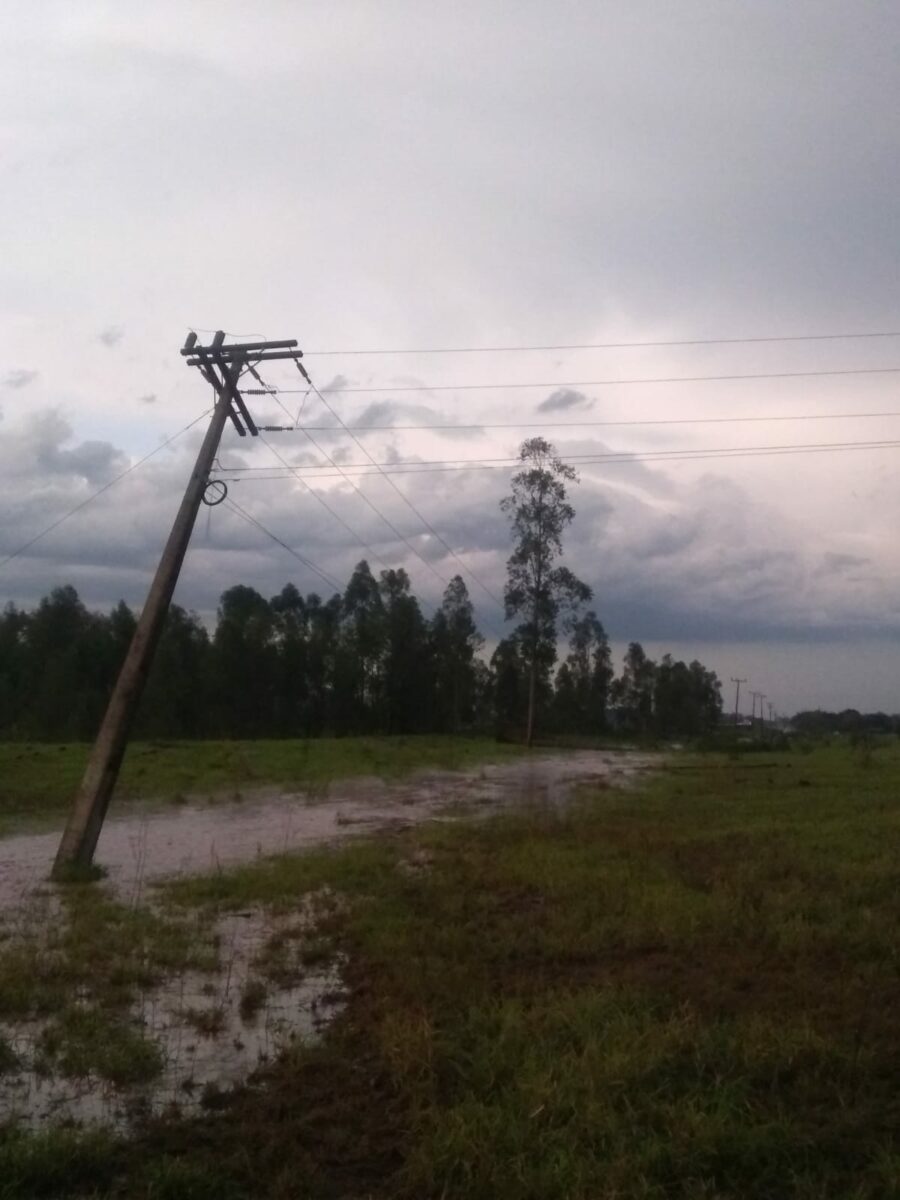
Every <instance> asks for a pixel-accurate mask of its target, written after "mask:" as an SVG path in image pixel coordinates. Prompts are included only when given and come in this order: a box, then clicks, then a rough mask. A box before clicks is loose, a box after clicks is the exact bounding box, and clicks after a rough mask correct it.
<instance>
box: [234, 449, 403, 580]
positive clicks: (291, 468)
mask: <svg viewBox="0 0 900 1200" xmlns="http://www.w3.org/2000/svg"><path fill="white" fill-rule="evenodd" d="M259 440H260V441H261V442H262V443H263V445H264V446H267V447H268V448H269V450H270V451H271V452H272V454H273V455H274V456H275V458H277V459H278V461H279V462H280V463H281V465H282V466H283V467H285V468H286V469H287V470H288V471H290V473H291V475H293V477H294V478H295V479H296V480H298V482H300V483H302V484H303V486H304V487H305V488H306V490H307V491H308V492H309V494H310V495H311V496H312V497H313V499H314V500H318V502H319V504H321V506H322V507H323V508H324V509H325V511H326V512H329V513H331V515H332V516H333V517H334V519H335V520H336V521H338V522H339V523H340V524H341V525H343V527H344V528H345V529H346V530H347V532H348V533H349V534H350V535H351V536H352V537H353V538H355V539H356V541H357V542H359V544H360V545H361V546H362V548H363V549H364V550H366V551H368V553H369V554H370V555H371V556H372V558H374V559H375V560H376V561H377V562H379V563H380V564H381V565H382V567H384V568H385V569H387V565H388V564H387V563H386V562H385V560H384V559H383V558H382V557H381V555H380V554H379V553H378V551H377V550H375V549H374V547H373V546H371V545H370V544H369V543H368V542H367V541H366V540H365V538H364V537H362V535H361V534H359V533H357V532H356V530H355V529H354V528H353V526H352V525H348V524H347V522H346V521H345V520H344V518H343V517H342V516H341V515H340V513H338V512H335V510H334V509H333V508H332V507H331V505H330V504H329V503H328V501H327V500H325V499H324V497H322V496H320V495H319V493H318V492H317V491H316V490H315V488H313V487H311V486H310V484H309V483H308V482H307V480H305V479H304V478H303V476H302V475H300V474H299V468H298V467H297V466H296V464H294V463H289V462H288V461H287V459H286V458H284V457H282V455H281V454H279V453H278V451H277V450H276V449H275V447H274V446H273V445H272V443H271V442H270V441H268V440H267V439H266V438H264V437H263V436H262V434H260V435H259ZM222 469H223V470H224V468H222ZM251 469H254V470H255V469H256V468H249V467H248V468H247V470H251ZM259 469H260V470H271V468H265V467H261V468H259ZM281 478H285V477H284V476H282V477H281Z"/></svg>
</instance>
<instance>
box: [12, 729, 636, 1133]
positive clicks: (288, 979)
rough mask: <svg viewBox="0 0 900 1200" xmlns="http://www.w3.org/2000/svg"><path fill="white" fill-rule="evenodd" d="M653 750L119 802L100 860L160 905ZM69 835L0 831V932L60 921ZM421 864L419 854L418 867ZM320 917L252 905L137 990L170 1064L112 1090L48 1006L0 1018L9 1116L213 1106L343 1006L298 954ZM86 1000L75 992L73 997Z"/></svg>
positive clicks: (559, 796) (627, 770)
mask: <svg viewBox="0 0 900 1200" xmlns="http://www.w3.org/2000/svg"><path fill="white" fill-rule="evenodd" d="M656 762H657V760H656V759H655V758H654V757H653V756H650V755H646V754H637V753H634V752H623V751H616V752H602V751H575V752H567V753H557V754H536V755H532V756H527V757H522V758H521V759H517V760H512V761H509V762H505V763H502V764H491V765H486V766H484V767H481V768H476V769H473V770H470V771H466V772H449V771H444V772H428V773H421V774H419V775H416V776H413V777H411V778H409V779H408V780H405V781H403V782H391V783H386V782H384V781H383V780H380V779H375V778H355V779H349V780H342V781H337V782H334V783H332V784H330V785H329V786H327V787H325V788H322V789H319V790H318V791H315V792H312V791H308V792H287V791H283V790H279V789H272V788H270V789H265V790H257V791H254V792H253V793H247V794H245V795H241V796H237V795H232V796H230V797H218V798H215V797H207V798H205V799H203V798H200V797H196V798H193V799H191V798H189V799H188V800H187V801H186V802H183V803H179V804H177V805H176V804H173V803H169V804H155V805H154V804H144V805H143V806H140V807H136V806H134V805H131V806H123V808H122V809H121V810H120V811H119V813H118V814H115V815H114V816H113V817H112V818H111V819H110V820H108V821H107V823H106V825H105V827H104V830H103V834H102V836H101V838H100V843H99V846H98V853H97V861H98V862H99V863H101V864H102V865H103V867H104V868H105V869H106V870H107V872H108V877H107V880H106V882H105V885H104V886H106V887H108V888H109V889H110V890H111V891H112V893H113V894H114V895H116V896H117V897H118V898H119V899H120V900H126V901H128V902H129V903H131V904H137V903H140V902H143V903H148V904H152V903H153V896H152V892H151V893H150V894H147V895H145V889H146V888H147V886H148V885H150V884H153V883H156V882H159V881H161V880H164V879H170V878H173V877H176V876H179V875H197V874H200V873H204V872H207V871H210V870H216V869H218V868H220V867H227V866H231V865H235V864H238V863H241V862H246V861H249V860H252V859H254V858H256V857H258V856H262V855H270V854H277V853H284V852H287V851H291V850H296V849H299V848H302V847H304V846H312V845H316V844H322V843H330V842H336V841H339V840H341V839H345V838H348V837H353V836H360V835H364V834H371V833H377V832H379V831H384V830H387V829H391V828H402V827H406V826H410V825H414V824H416V823H419V822H423V821H426V820H434V819H438V820H441V819H443V820H452V819H454V818H456V817H459V816H468V817H471V816H478V815H489V814H490V813H493V812H497V811H500V810H503V809H510V808H518V807H523V806H529V805H553V806H556V805H561V804H564V803H565V802H566V801H567V799H568V798H569V797H570V796H571V795H572V793H573V791H574V789H575V787H576V786H577V785H579V784H585V783H594V784H600V785H602V786H616V785H622V784H624V783H626V782H627V781H629V780H630V779H632V778H634V777H635V776H636V775H639V774H641V773H644V772H645V771H647V770H649V769H650V768H651V767H652V766H654V765H656ZM58 840H59V832H58V831H54V832H51V833H40V834H26V835H16V836H13V837H8V838H5V839H0V933H2V935H3V936H4V937H7V938H8V937H13V938H15V937H26V938H34V937H40V930H41V928H42V927H47V926H48V925H49V923H50V922H53V921H58V920H60V919H63V916H62V905H61V904H60V901H59V898H58V895H57V889H56V888H55V887H53V886H52V885H50V884H48V883H47V876H48V873H49V869H50V865H51V863H52V861H53V855H54V854H55V851H56V847H57V844H58ZM408 866H409V869H416V867H417V864H415V863H412V864H408ZM315 923H316V922H315V914H314V913H313V912H307V911H303V910H300V911H295V912H293V913H291V914H289V915H284V914H275V913H271V912H266V911H264V910H262V909H251V910H249V911H246V912H240V913H228V914H224V915H222V916H220V917H219V918H218V921H217V923H216V927H215V930H214V934H215V936H216V938H217V941H218V945H219V955H218V958H219V963H218V968H217V969H216V970H212V971H205V972H204V971H187V972H183V973H181V974H177V975H174V976H170V977H168V978H165V979H162V980H160V981H158V982H157V983H155V984H154V985H153V986H152V987H150V988H148V989H146V990H145V991H143V992H142V993H141V994H140V995H139V996H138V997H137V999H136V1001H135V1003H134V1004H133V1005H132V1007H131V1009H130V1011H129V1014H128V1020H129V1022H130V1024H131V1026H132V1028H133V1029H134V1031H135V1032H136V1033H137V1034H139V1036H140V1037H142V1038H144V1039H146V1040H148V1041H150V1042H152V1043H153V1044H154V1045H155V1047H156V1048H157V1050H158V1051H159V1055H160V1059H161V1062H162V1069H161V1072H160V1073H159V1074H158V1075H157V1076H156V1077H155V1078H154V1079H152V1080H151V1081H148V1082H145V1083H143V1084H127V1085H120V1086H116V1085H114V1084H112V1083H110V1082H109V1081H108V1080H104V1079H101V1078H99V1077H98V1076H96V1075H93V1074H88V1075H83V1076H80V1077H73V1076H72V1075H71V1074H67V1073H66V1072H65V1070H63V1069H61V1067H60V1064H59V1063H56V1062H54V1061H53V1059H52V1057H48V1055H47V1053H46V1037H45V1035H46V1033H47V1030H48V1027H49V1026H50V1023H51V1021H50V1018H47V1019H44V1020H30V1021H24V1022H23V1021H18V1022H15V1023H12V1022H3V1021H0V1044H4V1043H5V1045H6V1047H7V1048H8V1051H11V1052H12V1055H13V1057H14V1060H15V1065H14V1066H12V1067H9V1066H7V1069H5V1070H4V1069H2V1065H0V1124H2V1123H4V1122H7V1121H10V1120H13V1121H16V1122H21V1123H24V1124H26V1125H29V1126H32V1127H40V1126H43V1125H45V1124H47V1123H58V1122H60V1121H64V1122H70V1121H76V1122H100V1123H102V1124H104V1125H111V1126H114V1127H119V1128H124V1127H127V1126H129V1125H130V1124H132V1123H133V1122H134V1121H136V1120H140V1119H143V1118H144V1117H146V1116H147V1115H149V1114H158V1113H163V1112H170V1111H173V1110H177V1111H179V1112H190V1111H194V1110H196V1109H197V1108H199V1107H215V1104H216V1098H217V1096H219V1095H220V1094H221V1093H222V1092H223V1091H225V1090H227V1089H229V1088H231V1087H233V1086H234V1085H235V1084H238V1083H240V1082H241V1081H243V1080H245V1079H246V1078H247V1077H248V1076H250V1075H251V1074H252V1073H253V1072H254V1071H256V1070H258V1069H259V1068H260V1067H261V1066H264V1065H265V1064H266V1063H267V1062H270V1061H272V1060H274V1059H275V1058H276V1057H277V1056H278V1055H279V1054H281V1053H282V1052H283V1051H284V1050H285V1049H288V1048H289V1047H290V1045H291V1044H292V1043H293V1042H295V1041H296V1040H298V1039H299V1040H301V1041H304V1042H309V1041H310V1040H315V1039H316V1038H317V1037H318V1035H319V1031H320V1030H321V1028H322V1027H323V1026H324V1024H326V1023H327V1022H328V1021H329V1020H331V1019H332V1018H333V1016H334V1015H335V1014H336V1013H337V1012H338V1011H340V1008H341V1007H342V1005H343V1003H344V994H343V992H342V986H343V985H342V964H341V963H340V961H336V960H332V961H330V962H325V963H317V964H315V965H312V966H310V965H309V964H307V963H304V962H303V959H302V943H303V935H304V932H306V931H309V930H311V929H312V928H313V927H314V926H315ZM273 938H274V939H278V941H279V943H280V944H288V945H290V946H296V947H297V959H296V963H295V964H294V965H293V967H292V966H291V964H290V962H288V969H287V970H285V963H284V961H282V962H281V964H280V966H279V969H278V971H277V972H275V973H274V974H273V972H272V971H271V970H270V969H269V967H270V966H271V963H269V967H267V957H266V948H267V947H270V946H271V944H272V941H273ZM76 999H77V998H76Z"/></svg>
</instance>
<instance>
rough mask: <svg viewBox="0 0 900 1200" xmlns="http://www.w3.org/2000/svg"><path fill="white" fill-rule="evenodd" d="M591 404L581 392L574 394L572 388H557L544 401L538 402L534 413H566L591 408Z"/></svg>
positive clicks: (591, 401)
mask: <svg viewBox="0 0 900 1200" xmlns="http://www.w3.org/2000/svg"><path fill="white" fill-rule="evenodd" d="M593 404H594V402H593V400H590V399H589V398H588V397H587V396H585V394H584V393H583V392H576V391H574V390H573V389H572V388H557V390H556V391H555V392H551V394H550V395H549V396H548V397H547V399H546V400H542V401H541V402H540V404H539V405H538V406H537V408H536V409H535V411H536V412H543V413H549V412H568V411H569V410H571V409H573V408H592V407H593Z"/></svg>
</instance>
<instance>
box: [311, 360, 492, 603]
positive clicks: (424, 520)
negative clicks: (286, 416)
mask: <svg viewBox="0 0 900 1200" xmlns="http://www.w3.org/2000/svg"><path fill="white" fill-rule="evenodd" d="M304 374H305V372H304ZM308 378H309V377H308V376H307V379H308ZM310 382H312V381H311V380H310ZM312 387H313V390H314V391H315V393H316V395H317V396H318V397H319V399H320V400H321V401H322V403H323V404H324V405H325V407H326V408H327V409H328V411H329V412H330V413H331V415H332V416H333V417H334V418H335V420H336V421H337V422H338V423H339V424H340V426H341V428H342V429H343V430H344V432H345V433H347V434H348V435H349V436H350V438H352V440H353V441H354V442H355V443H356V445H357V446H358V447H359V448H360V450H362V452H363V454H365V456H366V458H368V459H369V461H370V462H371V463H372V464H373V466H375V467H376V468H377V469H378V471H379V473H380V474H382V475H383V477H384V478H385V479H386V480H387V482H388V483H389V484H390V486H391V487H392V488H393V490H394V491H395V492H396V493H397V495H398V496H399V497H400V499H401V500H402V501H403V503H404V504H405V505H406V506H407V507H408V508H409V509H410V510H411V511H412V512H414V513H415V515H416V516H417V517H418V518H419V520H420V521H421V522H422V524H423V525H424V526H425V528H426V529H427V530H428V531H429V532H430V533H431V534H432V535H433V536H434V537H436V538H437V540H438V541H439V542H440V544H441V545H442V546H443V547H444V549H445V550H446V551H447V553H448V554H449V555H451V557H452V558H453V559H454V560H455V561H456V562H457V563H458V564H459V566H460V567H461V568H462V570H463V571H465V573H466V574H467V575H468V576H469V578H470V579H472V580H473V581H474V582H475V583H477V584H478V586H479V587H480V588H481V590H482V591H483V592H484V594H485V595H486V596H488V597H490V599H491V600H493V602H494V603H495V604H496V605H497V607H498V608H499V609H500V611H501V612H502V613H503V614H504V617H505V614H506V608H505V605H504V603H503V601H502V600H501V599H500V597H499V596H497V595H496V593H495V592H493V591H492V590H491V589H490V588H489V587H488V586H487V584H486V583H483V582H482V580H480V579H479V578H478V576H477V575H476V574H475V572H474V571H473V570H471V568H470V567H467V566H466V564H465V563H464V562H463V561H462V559H461V558H460V557H459V555H458V554H457V553H456V551H455V550H454V549H453V547H452V546H450V545H449V543H448V542H447V541H445V539H444V538H443V537H442V536H441V535H440V534H439V533H438V531H437V530H436V529H435V528H434V526H433V525H432V524H431V523H430V522H429V521H428V520H427V518H426V517H425V516H423V514H422V513H421V512H420V511H419V509H418V508H417V507H416V506H415V504H413V502H412V501H411V500H410V499H409V497H408V496H407V495H406V494H405V493H404V492H402V491H401V490H400V488H398V487H397V485H396V484H395V483H394V481H393V479H391V477H390V475H389V474H388V473H386V472H385V471H383V470H382V467H381V464H380V463H378V462H377V461H376V460H375V459H374V458H372V456H371V454H370V453H369V451H368V450H367V449H366V447H365V446H364V445H363V443H362V442H361V441H360V440H359V438H357V437H355V436H354V433H353V431H352V429H349V428H348V427H347V426H346V425H345V424H344V422H343V421H342V420H341V418H340V416H339V415H338V414H337V413H336V412H335V410H334V409H333V408H332V407H331V405H330V404H329V403H328V401H327V400H326V399H325V397H324V396H323V395H322V393H321V392H320V391H319V389H318V388H317V387H316V385H315V384H314V383H313V384H312Z"/></svg>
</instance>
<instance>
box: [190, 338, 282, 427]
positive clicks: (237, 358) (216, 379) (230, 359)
mask: <svg viewBox="0 0 900 1200" xmlns="http://www.w3.org/2000/svg"><path fill="white" fill-rule="evenodd" d="M181 354H182V357H184V358H185V359H187V364H188V366H189V367H198V368H199V369H200V374H201V375H202V376H203V378H204V379H205V380H206V381H207V383H210V384H212V386H213V388H214V389H215V391H216V393H217V394H218V395H219V396H220V397H221V399H222V401H223V402H224V403H225V404H226V405H227V411H228V416H229V417H230V418H231V423H232V424H233V425H234V427H235V429H236V430H237V432H238V434H239V436H240V437H246V436H247V434H248V433H249V434H250V435H251V437H256V436H257V435H258V434H259V428H258V426H257V425H256V422H255V421H254V420H253V417H252V415H251V414H250V412H249V411H248V409H247V406H246V404H245V403H244V398H243V396H242V395H241V389H240V387H239V381H240V377H241V375H242V373H243V372H244V370H247V369H249V370H250V371H251V372H252V373H253V375H254V376H255V378H256V379H259V376H258V375H257V374H256V371H255V370H254V368H255V367H256V366H258V365H259V364H260V363H264V362H271V361H272V360H273V359H293V360H294V362H296V363H297V364H298V366H299V363H300V358H301V356H302V354H303V351H302V350H298V349H297V339H296V338H284V339H282V340H281V341H275V342H231V343H230V344H228V345H226V343H225V333H224V331H223V330H221V329H220V330H219V331H218V332H217V333H216V334H215V335H214V336H213V339H212V341H211V342H210V343H209V345H208V346H200V345H198V344H197V334H196V331H195V330H193V329H192V330H191V331H190V333H189V334H188V335H187V338H186V339H185V343H184V345H183V346H182V348H181ZM251 359H252V360H253V361H252V362H251V361H250V360H251ZM300 369H301V371H302V370H303V368H302V367H301V368H300Z"/></svg>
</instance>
